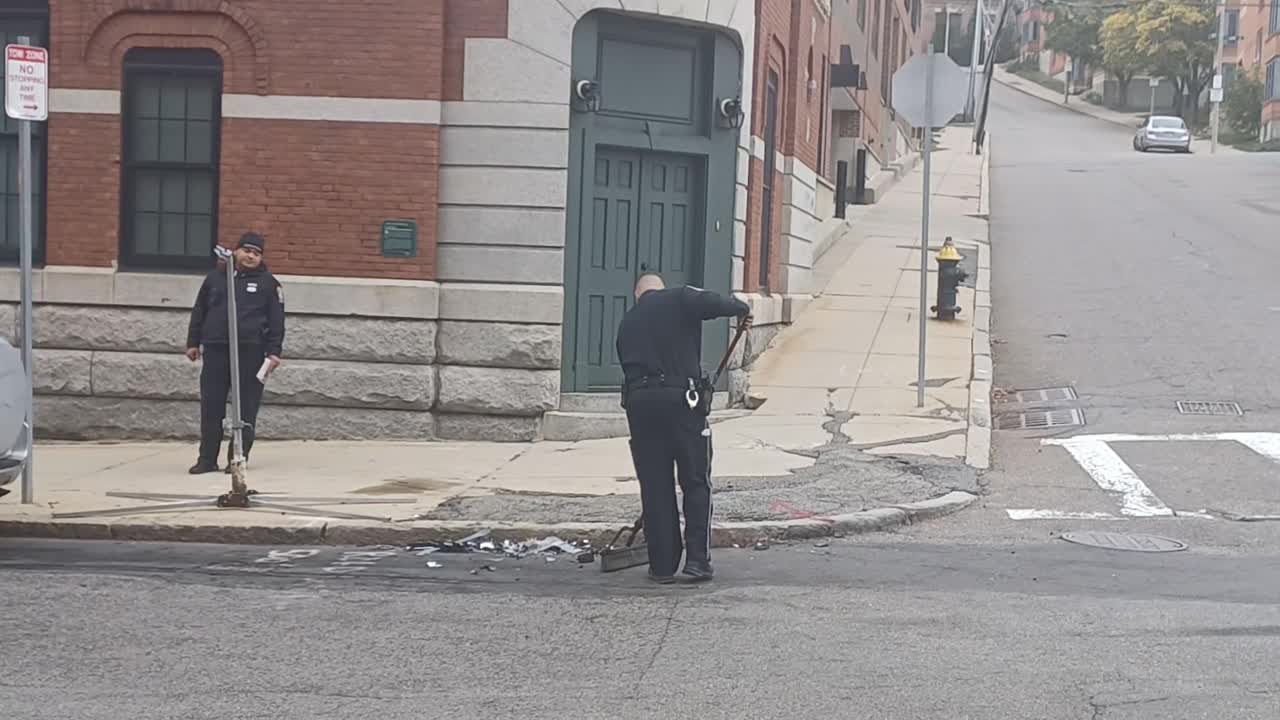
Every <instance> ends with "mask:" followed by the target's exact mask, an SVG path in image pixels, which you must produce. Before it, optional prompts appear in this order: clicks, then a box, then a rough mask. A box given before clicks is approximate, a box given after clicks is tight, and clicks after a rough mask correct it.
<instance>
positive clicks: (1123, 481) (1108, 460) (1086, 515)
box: [1005, 432, 1280, 520]
mask: <svg viewBox="0 0 1280 720" xmlns="http://www.w3.org/2000/svg"><path fill="white" fill-rule="evenodd" d="M1207 441H1217V442H1222V441H1234V442H1238V443H1240V444H1241V445H1243V446H1245V447H1247V448H1249V449H1250V450H1252V451H1254V452H1256V453H1258V454H1259V455H1262V456H1263V457H1266V458H1268V459H1270V460H1272V461H1274V462H1277V463H1280V433H1267V432H1226V433H1191V434H1174V435H1127V434H1099V435H1076V436H1074V437H1070V438H1048V439H1044V440H1041V441H1040V443H1041V444H1042V445H1054V446H1058V447H1061V448H1063V449H1065V450H1066V451H1067V452H1068V453H1069V454H1070V455H1071V457H1072V458H1073V459H1074V460H1075V461H1076V462H1077V463H1078V464H1079V465H1080V467H1081V468H1083V469H1084V471H1085V472H1087V473H1089V477H1090V478H1092V479H1093V481H1094V482H1095V483H1096V484H1097V485H1098V487H1100V488H1102V489H1103V490H1105V491H1107V492H1109V493H1114V494H1116V495H1118V496H1119V500H1120V515H1112V514H1111V513H1099V512H1070V511H1059V510H1040V509H1033V508H1008V509H1006V510H1005V512H1006V513H1008V515H1009V517H1010V518H1011V519H1013V520H1110V519H1120V518H1121V517H1144V518H1146V517H1172V516H1175V515H1176V516H1178V517H1197V518H1207V519H1213V517H1214V516H1212V515H1209V514H1208V513H1205V512H1203V511H1185V510H1177V511H1175V510H1173V509H1172V508H1170V507H1169V506H1167V505H1165V504H1164V502H1162V501H1161V500H1160V498H1158V497H1156V495H1155V493H1153V492H1151V488H1149V487H1147V484H1146V483H1144V482H1143V481H1142V478H1140V477H1138V474H1137V473H1135V472H1134V471H1133V468H1131V467H1129V464H1128V463H1126V462H1125V461H1124V460H1123V459H1122V458H1121V457H1120V455H1119V454H1117V453H1116V451H1115V450H1114V449H1112V447H1111V445H1112V444H1113V443H1125V442H1207Z"/></svg>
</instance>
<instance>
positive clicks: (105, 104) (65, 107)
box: [49, 88, 120, 115]
mask: <svg viewBox="0 0 1280 720" xmlns="http://www.w3.org/2000/svg"><path fill="white" fill-rule="evenodd" d="M49 112H50V113H85V114H88V115H119V114H120V91H119V90H79V89H69V88H51V89H50V90H49Z"/></svg>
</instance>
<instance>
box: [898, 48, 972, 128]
mask: <svg viewBox="0 0 1280 720" xmlns="http://www.w3.org/2000/svg"><path fill="white" fill-rule="evenodd" d="M931 64H932V65H933V107H932V108H928V110H929V112H928V114H926V112H925V111H926V107H925V105H926V103H925V100H926V98H925V82H926V80H927V79H928V78H927V77H926V73H928V71H929V66H930V65H931ZM968 96H969V71H968V70H966V69H964V68H962V67H960V66H959V65H957V64H956V63H955V61H954V60H952V59H951V58H949V57H947V56H946V55H944V54H942V53H925V54H923V55H914V56H912V58H911V59H910V60H908V61H907V64H905V65H903V66H902V67H900V68H898V72H896V73H894V74H893V109H894V110H895V111H896V112H897V113H898V114H899V115H901V116H902V117H903V119H905V120H906V121H907V122H908V123H910V124H911V126H912V127H918V128H922V127H930V128H936V127H944V126H946V124H947V123H949V122H951V118H953V117H955V116H956V115H958V114H960V113H962V112H964V106H965V101H966V100H967V99H968Z"/></svg>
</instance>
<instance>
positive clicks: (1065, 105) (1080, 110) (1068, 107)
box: [992, 75, 1134, 130]
mask: <svg viewBox="0 0 1280 720" xmlns="http://www.w3.org/2000/svg"><path fill="white" fill-rule="evenodd" d="M1015 77H1016V76H1015ZM1018 79H1019V80H1022V82H1031V81H1030V80H1025V79H1023V78H1018ZM992 80H995V81H996V82H998V83H1000V84H1001V85H1003V86H1005V87H1007V88H1010V89H1012V90H1017V91H1018V92H1020V93H1022V94H1023V95H1027V96H1030V97H1033V98H1035V99H1037V100H1039V101H1041V102H1046V103H1049V104H1050V105H1053V106H1054V107H1060V108H1062V109H1063V110H1070V111H1071V112H1073V113H1076V114H1078V115H1084V116H1086V117H1091V118H1093V119H1094V120H1101V121H1102V122H1106V123H1111V124H1112V125H1119V126H1120V127H1123V128H1129V129H1130V130H1132V129H1133V127H1134V126H1133V125H1132V124H1130V123H1127V122H1121V121H1119V120H1116V119H1115V118H1109V117H1104V116H1102V115H1095V114H1093V113H1091V112H1089V111H1088V110H1086V109H1084V108H1082V107H1079V106H1076V105H1072V104H1071V103H1060V102H1055V101H1053V100H1050V99H1048V98H1046V97H1041V96H1040V95H1037V94H1036V93H1033V92H1031V91H1030V90H1028V89H1026V88H1024V87H1021V86H1019V85H1014V84H1012V83H1010V82H1008V81H1007V80H1005V79H1004V78H1002V77H1000V76H999V75H997V76H995V77H993V78H992ZM1080 102H1084V101H1083V100H1081V101H1080Z"/></svg>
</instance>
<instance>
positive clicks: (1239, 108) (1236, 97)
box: [1222, 67, 1263, 138]
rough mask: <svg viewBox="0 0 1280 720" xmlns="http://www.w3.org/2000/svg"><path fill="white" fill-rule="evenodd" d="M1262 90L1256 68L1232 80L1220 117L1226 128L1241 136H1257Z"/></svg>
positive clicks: (1259, 124) (1260, 79)
mask: <svg viewBox="0 0 1280 720" xmlns="http://www.w3.org/2000/svg"><path fill="white" fill-rule="evenodd" d="M1262 90H1263V88H1262V76H1261V75H1260V74H1259V73H1258V68H1256V67H1255V68H1253V69H1252V70H1251V71H1250V72H1248V73H1240V74H1239V75H1236V77H1235V78H1233V79H1232V81H1231V83H1230V84H1229V85H1228V87H1227V92H1226V94H1225V95H1226V97H1224V98H1223V103H1222V117H1223V120H1224V121H1225V122H1226V123H1227V127H1229V128H1231V129H1232V130H1235V131H1236V132H1237V133H1240V134H1241V135H1246V136H1249V137H1255V138H1256V137H1257V136H1258V130H1259V129H1260V128H1261V126H1262Z"/></svg>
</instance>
